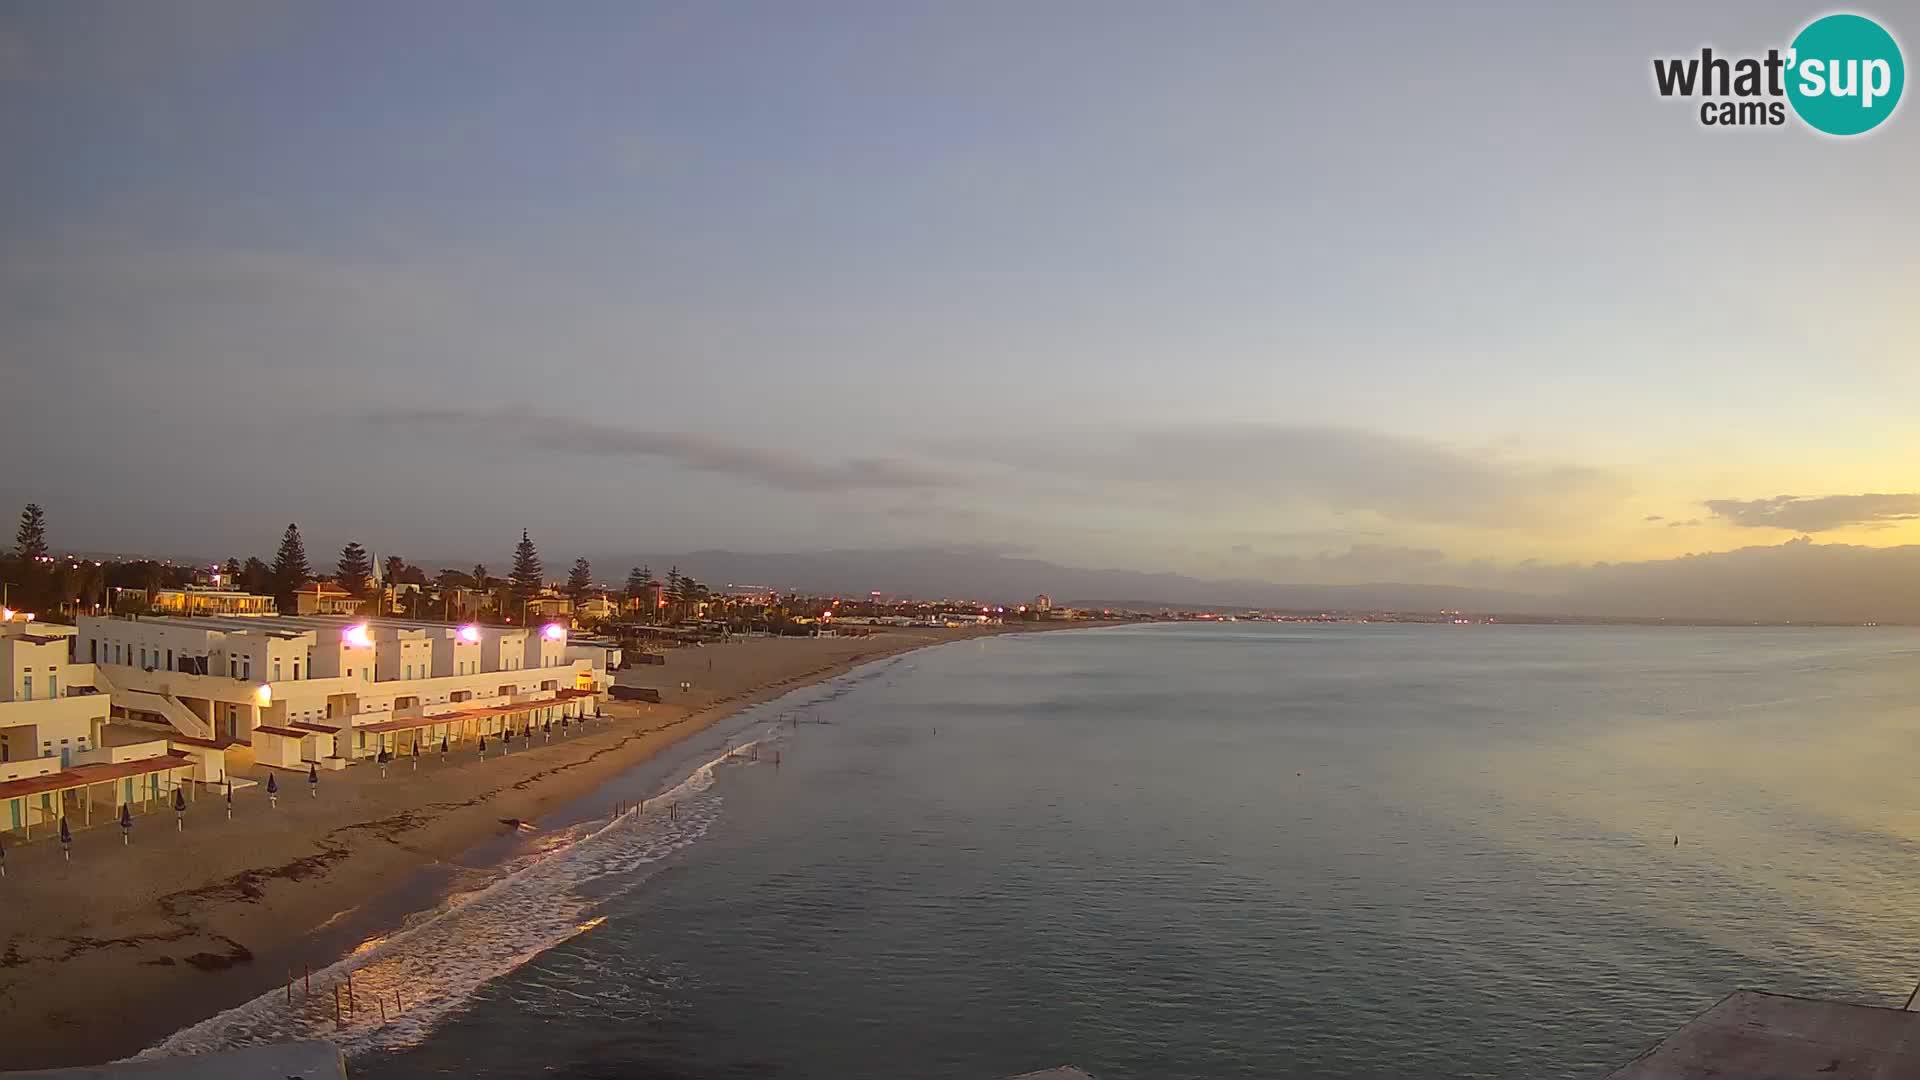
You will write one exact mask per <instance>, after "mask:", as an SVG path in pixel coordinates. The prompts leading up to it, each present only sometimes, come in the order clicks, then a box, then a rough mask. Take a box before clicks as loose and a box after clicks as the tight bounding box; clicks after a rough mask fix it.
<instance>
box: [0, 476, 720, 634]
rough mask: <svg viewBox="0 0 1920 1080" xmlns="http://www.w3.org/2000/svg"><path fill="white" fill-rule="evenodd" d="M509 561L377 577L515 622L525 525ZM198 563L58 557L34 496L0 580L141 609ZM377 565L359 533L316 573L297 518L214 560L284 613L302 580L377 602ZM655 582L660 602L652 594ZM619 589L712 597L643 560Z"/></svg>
mask: <svg viewBox="0 0 1920 1080" xmlns="http://www.w3.org/2000/svg"><path fill="white" fill-rule="evenodd" d="M509 565H510V569H509V570H508V573H507V576H506V577H505V578H495V577H493V576H492V575H491V574H490V573H489V572H488V570H487V566H486V564H485V563H479V564H476V565H475V566H474V567H473V568H472V569H471V570H470V571H461V570H454V569H443V570H440V571H439V572H438V573H436V574H434V575H432V576H431V577H430V576H429V575H428V574H427V572H426V571H425V570H423V569H421V568H420V567H419V566H416V565H414V564H413V563H410V562H408V561H407V560H406V559H404V558H402V557H400V556H398V555H391V556H388V557H387V558H386V559H384V560H383V561H382V562H381V565H380V568H379V569H380V573H379V575H378V578H379V579H380V580H382V581H384V582H385V584H387V585H414V586H418V588H416V589H410V590H404V593H405V599H404V601H403V603H404V604H405V605H406V611H405V614H406V615H407V616H408V617H410V618H421V619H426V618H435V617H441V618H451V617H453V616H454V614H455V613H454V612H453V609H452V605H451V598H452V596H453V595H454V592H455V590H469V591H471V592H473V593H476V594H478V596H479V597H480V598H482V603H481V605H480V607H481V610H480V611H479V612H476V613H473V614H477V615H479V616H480V617H482V618H485V617H488V616H491V617H492V618H494V619H496V620H499V621H512V620H514V618H515V617H516V616H518V615H519V614H520V613H521V612H522V611H523V610H524V609H525V605H526V604H528V603H529V602H530V601H532V600H533V599H534V598H536V597H538V596H540V595H541V594H542V593H543V592H544V591H545V589H546V587H547V582H546V571H545V568H544V566H543V565H542V563H541V561H540V551H539V548H538V547H537V546H536V545H535V544H534V542H533V538H532V536H531V535H530V534H529V533H528V531H527V530H524V529H523V530H521V532H520V541H519V543H518V544H516V545H515V546H514V549H513V555H512V558H511V560H510V564H509ZM194 570H195V568H193V567H189V566H176V565H173V564H170V563H162V562H158V561H155V560H152V559H141V560H134V561H105V562H101V561H93V560H85V559H75V558H71V557H68V558H64V559H63V558H56V557H55V556H54V555H53V554H52V551H51V549H50V548H49V546H48V542H47V519H46V512H45V510H44V509H43V508H42V507H41V506H40V505H39V504H38V503H29V504H27V506H26V508H25V509H23V510H22V511H21V512H20V520H19V526H18V528H17V529H16V531H15V536H14V546H13V547H12V549H10V550H9V551H7V552H6V554H5V557H4V558H0V583H4V586H5V592H6V602H7V605H8V606H9V607H11V608H13V609H15V610H18V611H35V612H48V613H52V612H56V611H61V610H73V611H82V610H86V609H94V610H101V609H104V610H110V611H120V612H134V613H138V612H144V611H146V610H148V609H149V608H150V607H151V605H152V603H153V601H154V594H155V593H156V592H157V591H158V590H161V589H167V588H183V587H185V586H186V585H188V584H190V583H192V581H193V578H194ZM374 570H375V568H374V564H373V558H372V556H371V555H370V554H369V553H368V551H367V548H366V547H365V545H363V544H361V543H360V542H359V541H357V540H355V541H350V542H348V543H347V544H346V545H345V546H343V547H342V548H341V549H340V554H339V556H338V557H337V558H336V559H335V561H334V569H333V572H332V573H330V574H328V573H322V572H319V571H317V570H316V569H315V568H314V566H313V564H312V562H311V560H310V559H309V558H308V555H307V547H306V541H305V540H304V539H303V538H302V537H301V535H300V526H299V524H298V523H293V522H290V523H288V525H287V527H286V530H285V531H284V532H283V533H281V536H280V546H279V548H278V549H277V550H276V551H275V552H274V556H273V561H272V562H268V561H266V560H264V559H261V558H260V557H259V556H255V555H250V556H247V557H246V558H245V559H244V560H242V559H240V558H238V557H229V558H228V559H227V560H226V562H225V564H224V565H222V566H221V567H220V570H219V573H220V581H219V584H220V586H221V587H222V588H228V589H234V590H238V591H241V592H247V593H252V594H255V595H259V596H272V597H273V598H274V601H275V603H276V604H277V605H278V607H279V609H280V610H281V611H283V612H288V613H292V612H296V611H298V610H299V608H298V594H299V591H300V590H301V589H302V588H304V587H306V586H308V585H311V584H313V583H314V582H318V581H326V582H329V583H331V584H334V585H337V586H339V587H340V588H341V589H343V590H345V591H346V592H347V593H349V594H351V595H352V596H353V597H354V598H356V599H357V600H359V601H360V602H361V604H362V606H363V608H366V609H373V608H375V607H376V606H377V605H378V603H379V601H380V597H381V592H382V590H379V589H376V588H375V580H376V575H375V572H374ZM656 587H657V588H658V589H659V600H658V602H654V601H653V600H652V598H653V596H654V590H655V588H656ZM600 591H601V590H600V589H598V588H596V587H595V585H594V580H593V566H592V564H591V563H589V562H588V561H587V560H586V559H585V558H580V559H575V560H574V562H573V566H572V568H571V569H570V570H569V571H568V572H567V579H566V585H565V586H564V588H563V590H562V592H563V594H564V595H566V596H567V597H568V598H569V599H571V600H573V601H574V603H576V604H579V603H582V602H584V601H586V600H587V599H589V598H590V597H592V596H593V595H595V594H596V593H599V592H600ZM621 595H622V596H623V597H624V599H625V600H626V601H627V602H628V603H627V605H626V606H627V607H629V608H632V609H633V614H634V615H635V616H637V617H639V618H641V619H643V620H645V621H649V622H679V621H681V620H683V619H686V618H689V617H692V616H693V615H695V614H696V613H698V612H699V611H700V610H701V606H702V605H703V604H706V603H708V602H709V601H711V599H712V598H713V592H712V590H710V589H709V588H708V587H707V586H706V585H703V584H701V583H700V582H698V581H696V580H694V579H693V578H692V577H690V576H688V575H684V574H682V573H680V568H679V567H677V566H676V567H674V568H672V569H671V570H669V571H668V572H667V578H666V580H665V581H664V582H656V581H655V579H654V576H653V572H652V570H651V569H649V568H648V567H646V566H636V567H634V568H632V570H630V571H629V572H628V574H627V581H626V587H625V588H624V590H622V591H621Z"/></svg>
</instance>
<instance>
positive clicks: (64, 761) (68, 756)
mask: <svg viewBox="0 0 1920 1080" xmlns="http://www.w3.org/2000/svg"><path fill="white" fill-rule="evenodd" d="M71 764H73V749H72V748H71V747H68V746H62V747H61V748H60V767H61V768H62V769H64V768H66V767H67V766H68V765H71Z"/></svg>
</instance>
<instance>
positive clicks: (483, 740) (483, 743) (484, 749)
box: [480, 735, 487, 758]
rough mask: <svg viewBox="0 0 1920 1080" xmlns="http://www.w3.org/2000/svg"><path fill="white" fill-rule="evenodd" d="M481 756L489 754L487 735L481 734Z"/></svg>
mask: <svg viewBox="0 0 1920 1080" xmlns="http://www.w3.org/2000/svg"><path fill="white" fill-rule="evenodd" d="M480 756H481V757H482V758H485V757H486V756H487V737H486V736H485V735H482V736H480Z"/></svg>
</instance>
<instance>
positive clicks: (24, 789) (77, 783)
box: [0, 750, 193, 799]
mask: <svg viewBox="0 0 1920 1080" xmlns="http://www.w3.org/2000/svg"><path fill="white" fill-rule="evenodd" d="M192 765H193V759H192V758H190V757H188V756H187V755H186V754H183V753H181V752H180V751H178V750H169V751H167V752H166V753H164V754H161V755H159V756H158V757H145V758H135V759H134V760H132V761H109V762H104V763H102V764H99V765H75V766H74V767H72V768H70V769H62V770H61V771H59V772H57V773H49V774H47V775H46V776H29V777H26V778H25V779H21V780H9V781H7V782H6V783H4V784H0V799H17V798H19V797H20V796H22V795H40V794H43V793H45V792H49V791H66V790H68V789H70V788H77V787H86V786H87V785H89V784H105V783H110V782H112V781H114V780H119V779H121V778H123V777H128V776H143V775H145V774H147V773H154V772H166V771H168V770H170V769H184V768H189V767H191V766H192Z"/></svg>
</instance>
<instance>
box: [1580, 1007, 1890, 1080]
mask: <svg viewBox="0 0 1920 1080" xmlns="http://www.w3.org/2000/svg"><path fill="white" fill-rule="evenodd" d="M1914 1076H1920V1013H1916V1012H1907V1011H1906V1010H1904V1009H1888V1008H1881V1007H1878V1006H1873V1005H1849V1004H1846V1003H1844V1002H1839V1001H1823V1000H1821V999H1819V998H1803V997H1793V996H1791V995H1788V994H1765V993H1761V992H1759V991H1757V990H1736V991H1734V992H1733V993H1731V994H1728V995H1727V996H1726V997H1724V998H1721V999H1720V1001H1719V1003H1718V1004H1716V1005H1714V1007H1713V1008H1711V1009H1708V1010H1707V1011H1706V1012H1704V1013H1701V1014H1700V1015H1699V1016H1696V1017H1694V1018H1693V1020H1691V1021H1689V1022H1688V1023H1687V1024H1686V1025H1685V1026H1684V1027H1682V1028H1681V1029H1680V1030H1678V1031H1676V1032H1674V1033H1673V1034H1671V1035H1669V1036H1667V1037H1666V1038H1665V1039H1663V1040H1661V1042H1660V1043H1659V1045H1657V1046H1655V1047H1653V1048H1652V1049H1650V1050H1648V1051H1647V1052H1646V1053H1643V1054H1641V1055H1640V1056H1639V1057H1637V1058H1635V1059H1633V1060H1632V1061H1631V1062H1628V1063H1627V1064H1626V1065H1625V1066H1623V1067H1622V1068H1620V1069H1618V1070H1616V1071H1615V1072H1613V1073H1612V1074H1610V1076H1609V1080H1704V1078H1706V1077H1754V1078H1760V1077H1764V1078H1766V1080H1834V1078H1835V1077H1846V1078H1849V1080H1895V1078H1904V1077H1914Z"/></svg>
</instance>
